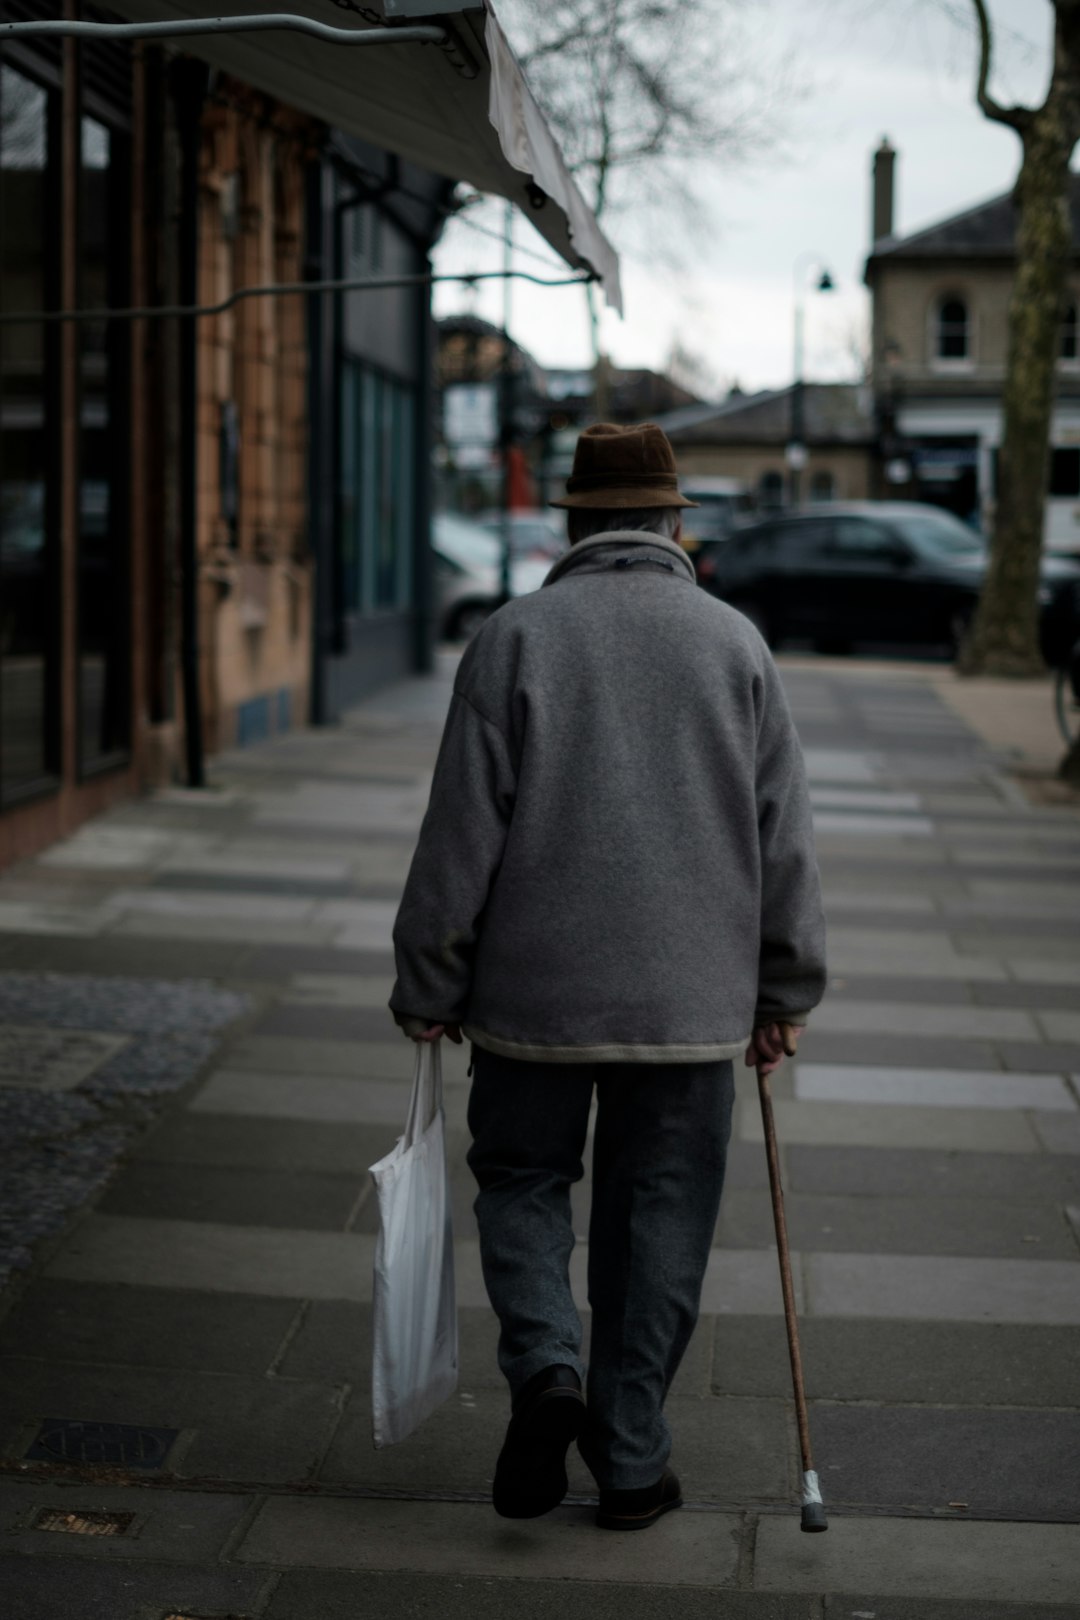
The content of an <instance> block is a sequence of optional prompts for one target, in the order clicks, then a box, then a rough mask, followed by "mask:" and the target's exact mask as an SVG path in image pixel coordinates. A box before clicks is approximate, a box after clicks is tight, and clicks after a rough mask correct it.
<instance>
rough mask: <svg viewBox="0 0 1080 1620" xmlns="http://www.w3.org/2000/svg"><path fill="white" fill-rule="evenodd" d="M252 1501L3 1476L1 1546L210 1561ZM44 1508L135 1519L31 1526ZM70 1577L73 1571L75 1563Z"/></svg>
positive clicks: (98, 1557) (31, 1552) (138, 1560)
mask: <svg viewBox="0 0 1080 1620" xmlns="http://www.w3.org/2000/svg"><path fill="white" fill-rule="evenodd" d="M253 1505H254V1498H253V1497H251V1496H246V1495H241V1494H238V1493H235V1492H228V1493H225V1492H221V1493H214V1492H209V1491H208V1492H200V1493H197V1494H194V1493H189V1492H187V1491H168V1490H165V1491H162V1490H153V1491H151V1490H146V1489H140V1488H138V1487H128V1488H127V1489H125V1488H124V1487H123V1486H120V1485H98V1484H82V1485H69V1484H63V1483H61V1482H59V1481H57V1480H52V1479H49V1478H48V1477H42V1478H36V1479H21V1480H18V1481H12V1480H0V1526H2V1535H3V1542H2V1546H3V1551H4V1552H17V1553H19V1554H22V1555H26V1556H27V1557H30V1558H35V1559H36V1558H39V1557H48V1558H50V1559H51V1558H57V1559H59V1558H60V1557H61V1556H62V1557H63V1561H64V1562H65V1563H66V1562H67V1559H68V1558H75V1559H78V1560H79V1561H80V1562H81V1561H83V1560H84V1559H85V1560H87V1561H94V1562H98V1561H100V1562H103V1563H110V1564H112V1565H113V1566H114V1567H116V1566H118V1565H120V1566H123V1565H124V1564H127V1563H128V1562H129V1561H130V1562H131V1563H134V1564H142V1563H151V1562H156V1561H162V1562H166V1563H169V1564H176V1565H183V1564H201V1563H209V1562H212V1561H213V1560H214V1559H215V1558H216V1557H217V1556H218V1554H219V1553H220V1552H221V1551H222V1549H223V1548H224V1547H225V1546H226V1545H227V1543H228V1542H229V1541H230V1539H231V1538H232V1537H233V1535H234V1534H235V1533H236V1531H237V1530H238V1529H239V1528H240V1526H241V1525H242V1524H243V1522H244V1520H245V1518H246V1517H247V1515H248V1513H249V1512H250V1510H251V1508H252V1506H253ZM40 1508H59V1509H60V1510H61V1512H64V1513H75V1512H81V1513H134V1514H135V1515H136V1522H135V1524H134V1525H133V1526H132V1530H131V1531H129V1532H128V1533H127V1534H126V1535H124V1536H73V1535H63V1534H58V1533H56V1532H54V1531H43V1530H35V1529H33V1528H32V1525H33V1521H34V1519H35V1518H36V1516H37V1512H38V1510H39V1509H40ZM132 1531H134V1532H135V1533H134V1534H133V1533H132ZM67 1578H68V1580H69V1581H72V1579H73V1576H72V1574H71V1571H70V1570H69V1571H68V1575H67ZM75 1579H77V1577H75ZM163 1601H164V1600H163ZM6 1613H7V1610H6V1604H5V1614H6ZM117 1620H118V1617H117ZM125 1620H127V1617H125Z"/></svg>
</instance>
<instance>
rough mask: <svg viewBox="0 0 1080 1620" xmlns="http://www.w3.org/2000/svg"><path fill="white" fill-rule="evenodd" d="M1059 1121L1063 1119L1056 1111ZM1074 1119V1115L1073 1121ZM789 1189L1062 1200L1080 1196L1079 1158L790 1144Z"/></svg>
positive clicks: (787, 1154) (787, 1153)
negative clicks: (1005, 1196) (1003, 1196)
mask: <svg viewBox="0 0 1080 1620" xmlns="http://www.w3.org/2000/svg"><path fill="white" fill-rule="evenodd" d="M1050 1117H1051V1118H1053V1119H1055V1120H1058V1119H1060V1118H1062V1117H1063V1116H1059V1115H1057V1114H1054V1115H1051V1116H1050ZM1071 1119H1072V1116H1068V1122H1071ZM784 1156H785V1159H786V1162H787V1175H786V1178H785V1183H784V1184H785V1186H786V1187H788V1188H790V1189H792V1190H794V1191H798V1192H808V1193H810V1192H815V1193H826V1194H834V1195H839V1194H842V1193H848V1194H851V1195H853V1196H855V1197H858V1198H863V1197H866V1196H868V1195H869V1196H872V1197H895V1198H974V1199H981V1198H1000V1197H1001V1196H1002V1195H1003V1194H1005V1195H1007V1197H1008V1198H1009V1199H1014V1200H1016V1201H1017V1202H1018V1203H1036V1202H1040V1201H1046V1202H1048V1203H1050V1204H1053V1205H1061V1204H1063V1203H1065V1202H1066V1201H1067V1200H1068V1199H1070V1198H1074V1197H1080V1160H1077V1161H1074V1160H1073V1159H1072V1158H1071V1157H1070V1156H1068V1155H1065V1154H1053V1155H1051V1154H1047V1153H1028V1154H1025V1155H1024V1156H1023V1157H1022V1158H1020V1157H1017V1156H1016V1155H1015V1154H1012V1153H958V1152H950V1151H948V1150H945V1149H936V1148H928V1149H925V1150H920V1149H917V1148H891V1147H877V1148H854V1147H798V1146H795V1147H787V1148H786V1149H785V1155H784Z"/></svg>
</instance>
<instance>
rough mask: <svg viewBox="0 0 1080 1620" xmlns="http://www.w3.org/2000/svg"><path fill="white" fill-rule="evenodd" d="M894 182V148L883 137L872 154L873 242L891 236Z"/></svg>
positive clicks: (885, 137)
mask: <svg viewBox="0 0 1080 1620" xmlns="http://www.w3.org/2000/svg"><path fill="white" fill-rule="evenodd" d="M895 182H896V148H895V147H894V146H891V145H890V144H889V137H888V136H887V135H883V136H882V138H881V145H880V146H879V147H878V149H877V151H876V152H875V153H874V188H873V190H874V203H873V206H874V219H873V240H874V241H875V242H880V240H881V238H882V237H883V236H891V235H892V234H893V200H894V191H895Z"/></svg>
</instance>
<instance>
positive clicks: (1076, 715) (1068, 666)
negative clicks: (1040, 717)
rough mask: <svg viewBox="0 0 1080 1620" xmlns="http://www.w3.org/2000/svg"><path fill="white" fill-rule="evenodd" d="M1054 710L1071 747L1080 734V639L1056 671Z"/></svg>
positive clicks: (1062, 733) (1063, 734) (1062, 732)
mask: <svg viewBox="0 0 1080 1620" xmlns="http://www.w3.org/2000/svg"><path fill="white" fill-rule="evenodd" d="M1054 711H1055V713H1056V714H1057V723H1058V726H1059V728H1060V730H1061V735H1062V736H1063V737H1064V739H1065V741H1066V742H1067V743H1068V745H1069V747H1070V748H1071V747H1072V745H1073V743H1074V742H1075V741H1076V738H1077V735H1078V734H1080V641H1078V642H1077V643H1076V646H1075V647H1074V648H1073V650H1072V652H1071V653H1070V655H1069V657H1068V659H1067V660H1066V662H1065V663H1064V664H1063V665H1062V666H1061V668H1060V669H1058V670H1056V671H1055V672H1054Z"/></svg>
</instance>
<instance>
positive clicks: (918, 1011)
mask: <svg viewBox="0 0 1080 1620" xmlns="http://www.w3.org/2000/svg"><path fill="white" fill-rule="evenodd" d="M813 1023H814V1033H815V1035H816V1034H817V1033H818V1031H819V1030H822V1031H823V1030H828V1031H829V1033H830V1034H837V1035H839V1034H843V1035H858V1034H862V1035H907V1034H909V1033H910V1032H911V1031H912V1030H913V1029H915V1030H918V1032H919V1034H920V1035H944V1036H949V1037H958V1038H959V1039H961V1040H973V1041H993V1040H1012V1041H1035V1040H1038V1039H1039V1038H1040V1032H1039V1028H1038V1026H1037V1024H1036V1022H1035V1020H1034V1018H1033V1017H1032V1016H1031V1014H1030V1013H1026V1012H1021V1011H1016V1010H1014V1009H1010V1008H1001V1007H980V1008H978V1009H976V1008H974V1007H972V1008H966V1007H942V1006H939V1005H936V1004H934V1003H925V1004H922V1005H920V1004H919V1003H918V1002H914V1003H912V1002H904V1003H903V1004H901V1005H897V1004H896V1003H894V1002H891V1001H842V1000H839V999H836V998H830V999H827V1000H826V1001H824V1002H823V1003H822V1005H821V1006H820V1007H817V1008H815V1010H814V1015H813ZM1071 1038H1072V1037H1071V1036H1062V1037H1058V1036H1051V1037H1050V1039H1051V1040H1055V1039H1071Z"/></svg>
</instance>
